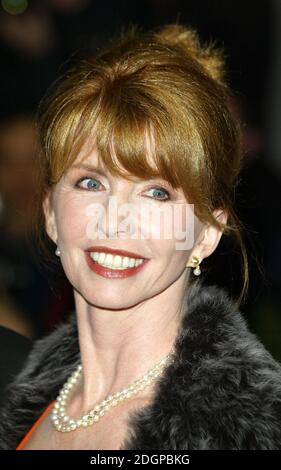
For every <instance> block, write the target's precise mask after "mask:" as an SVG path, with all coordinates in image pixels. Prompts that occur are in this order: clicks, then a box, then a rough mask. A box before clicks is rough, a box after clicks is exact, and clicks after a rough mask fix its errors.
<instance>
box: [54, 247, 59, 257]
mask: <svg viewBox="0 0 281 470" xmlns="http://www.w3.org/2000/svg"><path fill="white" fill-rule="evenodd" d="M55 253H56V255H57V256H60V249H59V247H58V246H57V248H56V251H55Z"/></svg>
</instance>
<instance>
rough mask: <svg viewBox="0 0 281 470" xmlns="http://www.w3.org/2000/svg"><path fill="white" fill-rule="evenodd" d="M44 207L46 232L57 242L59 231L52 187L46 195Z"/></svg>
mask: <svg viewBox="0 0 281 470" xmlns="http://www.w3.org/2000/svg"><path fill="white" fill-rule="evenodd" d="M42 207H43V211H44V215H45V228H46V232H47V234H48V235H49V237H50V238H51V240H53V242H54V243H57V240H58V233H57V225H56V219H55V211H54V208H53V198H52V190H51V189H50V190H49V191H48V192H47V194H46V196H45V197H44V200H43V204H42Z"/></svg>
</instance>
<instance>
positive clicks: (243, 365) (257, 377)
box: [182, 286, 281, 449]
mask: <svg viewBox="0 0 281 470" xmlns="http://www.w3.org/2000/svg"><path fill="white" fill-rule="evenodd" d="M188 305H189V309H190V315H188V314H187V316H186V317H185V318H184V322H185V324H184V327H183V332H184V333H183V335H184V337H185V341H184V347H183V349H182V354H183V355H184V356H185V358H186V359H187V360H188V363H189V364H190V366H191V368H190V369H189V371H187V369H186V370H185V372H186V374H187V373H188V376H189V377H192V379H191V383H190V388H189V392H190V393H191V395H192V396H193V397H194V398H195V395H196V394H197V400H195V401H193V400H191V401H190V403H193V405H194V403H197V404H198V406H199V408H200V411H199V410H198V409H197V412H198V411H199V413H198V415H197V416H201V419H202V422H201V425H203V426H205V429H206V425H204V424H203V423H204V422H205V423H206V422H209V423H210V426H211V427H212V429H213V432H212V433H213V436H214V439H215V441H216V444H215V445H217V446H219V448H238V449H243V448H244V449H281V364H280V363H279V362H278V361H277V360H275V359H274V357H273V356H272V355H271V353H270V352H269V351H268V350H267V349H266V348H265V347H264V345H263V344H262V342H261V341H260V339H259V338H258V337H257V336H256V335H255V334H254V333H253V332H251V331H250V329H249V327H248V324H247V321H246V319H245V317H244V315H243V313H242V312H241V311H240V310H239V308H238V307H237V305H236V304H235V303H234V301H233V300H232V299H231V297H230V295H229V294H228V292H227V291H225V290H224V289H223V288H221V287H218V286H205V287H204V288H202V289H199V288H198V287H195V289H193V290H192V292H191V297H190V299H189V303H188ZM191 351H192V352H191ZM194 354H195V355H196V357H194ZM186 364H187V363H186ZM191 406H192V405H191ZM209 437H210V436H209Z"/></svg>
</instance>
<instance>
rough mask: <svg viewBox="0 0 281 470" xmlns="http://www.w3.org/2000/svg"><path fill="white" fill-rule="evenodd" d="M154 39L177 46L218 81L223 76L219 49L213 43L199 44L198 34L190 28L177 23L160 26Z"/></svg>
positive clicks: (221, 55)
mask: <svg viewBox="0 0 281 470" xmlns="http://www.w3.org/2000/svg"><path fill="white" fill-rule="evenodd" d="M155 37H156V39H157V40H158V41H159V42H161V43H162V44H167V45H172V46H177V47H179V48H181V49H182V50H183V51H184V52H185V53H187V54H189V55H191V56H192V57H193V58H194V59H196V60H197V61H198V62H199V63H200V64H201V65H202V66H203V67H204V69H205V71H206V72H207V73H208V75H209V76H210V77H212V78H213V79H214V80H216V81H218V82H222V81H223V78H224V58H223V52H222V50H221V49H218V48H216V47H215V44H214V43H212V44H209V45H207V46H205V47H203V46H201V44H200V41H199V37H198V34H197V33H196V31H194V30H193V29H192V28H187V27H185V26H183V25H179V24H170V25H166V26H164V27H162V28H161V29H160V30H159V31H158V32H157V33H156V34H155Z"/></svg>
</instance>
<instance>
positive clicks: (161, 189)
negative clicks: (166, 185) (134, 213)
mask: <svg viewBox="0 0 281 470" xmlns="http://www.w3.org/2000/svg"><path fill="white" fill-rule="evenodd" d="M148 191H156V193H158V195H159V193H160V199H159V198H158V197H157V194H156V199H158V201H162V202H166V201H168V200H169V199H170V194H169V193H168V191H166V189H163V188H157V187H155V188H151V189H149V190H148ZM161 193H162V195H163V193H164V197H165V194H166V199H163V197H161Z"/></svg>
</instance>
